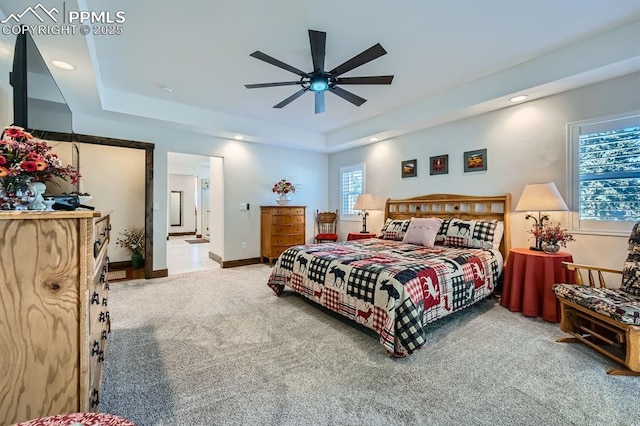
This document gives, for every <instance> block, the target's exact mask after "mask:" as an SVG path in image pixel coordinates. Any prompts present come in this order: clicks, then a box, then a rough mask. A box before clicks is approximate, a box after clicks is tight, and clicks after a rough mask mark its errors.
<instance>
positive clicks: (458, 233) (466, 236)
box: [436, 219, 504, 250]
mask: <svg viewBox="0 0 640 426" xmlns="http://www.w3.org/2000/svg"><path fill="white" fill-rule="evenodd" d="M503 233H504V223H503V222H501V221H497V220H480V219H478V220H460V219H447V220H444V221H443V222H442V225H441V226H440V230H439V231H438V235H437V236H436V243H438V244H444V245H446V246H451V247H468V248H485V249H496V250H497V249H498V248H500V241H501V240H502V234H503Z"/></svg>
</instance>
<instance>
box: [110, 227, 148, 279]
mask: <svg viewBox="0 0 640 426" xmlns="http://www.w3.org/2000/svg"><path fill="white" fill-rule="evenodd" d="M120 235H122V236H121V237H118V239H117V240H116V245H117V246H120V247H122V248H124V249H127V250H129V251H130V252H131V264H132V266H133V269H139V268H142V265H143V259H142V253H141V250H142V249H143V248H144V228H142V227H138V226H133V225H129V226H127V227H126V228H125V229H124V231H123V232H121V233H120Z"/></svg>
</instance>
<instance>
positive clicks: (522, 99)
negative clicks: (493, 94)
mask: <svg viewBox="0 0 640 426" xmlns="http://www.w3.org/2000/svg"><path fill="white" fill-rule="evenodd" d="M527 98H528V96H527V95H518V96H514V97H513V98H511V99H509V100H510V101H511V102H521V101H524V100H525V99H527Z"/></svg>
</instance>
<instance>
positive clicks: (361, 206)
mask: <svg viewBox="0 0 640 426" xmlns="http://www.w3.org/2000/svg"><path fill="white" fill-rule="evenodd" d="M353 209H354V210H364V211H367V210H376V205H375V203H374V202H373V195H371V194H360V195H358V199H357V200H356V204H355V205H354V206H353Z"/></svg>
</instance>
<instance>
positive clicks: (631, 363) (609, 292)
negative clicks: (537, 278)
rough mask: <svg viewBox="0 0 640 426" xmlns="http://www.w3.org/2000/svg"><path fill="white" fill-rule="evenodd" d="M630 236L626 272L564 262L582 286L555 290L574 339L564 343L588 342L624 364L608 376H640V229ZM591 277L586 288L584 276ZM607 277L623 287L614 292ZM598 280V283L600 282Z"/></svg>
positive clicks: (566, 327) (562, 323)
mask: <svg viewBox="0 0 640 426" xmlns="http://www.w3.org/2000/svg"><path fill="white" fill-rule="evenodd" d="M639 225H640V223H639V224H636V226H635V227H634V230H633V232H632V234H631V237H630V238H629V254H628V258H627V262H626V263H625V266H624V269H623V270H617V269H609V268H600V267H597V266H588V265H580V264H576V263H568V262H563V265H564V266H565V267H566V268H567V269H569V270H571V271H574V273H575V281H576V284H556V285H554V287H553V291H554V292H555V294H556V296H557V297H558V300H559V301H560V306H561V309H562V317H561V320H560V329H561V330H562V331H564V332H566V333H569V334H570V335H572V336H573V337H567V338H561V339H558V340H557V341H558V342H568V343H575V342H580V343H584V344H585V345H587V346H588V347H590V348H592V349H594V350H595V351H597V352H599V353H601V354H602V355H604V356H606V357H607V358H609V359H611V360H613V361H615V362H617V363H618V364H621V365H623V366H624V367H626V368H624V369H620V368H612V369H610V370H609V371H607V373H608V374H616V375H626V376H639V375H640V229H638V228H639ZM583 271H584V272H586V273H587V278H588V284H585V282H584V279H583V277H582V272H583ZM603 273H609V274H616V275H620V276H621V277H622V279H621V283H622V286H621V287H620V288H608V287H607V285H606V283H605V279H604V276H603ZM594 275H595V276H597V284H596V278H595V277H594Z"/></svg>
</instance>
